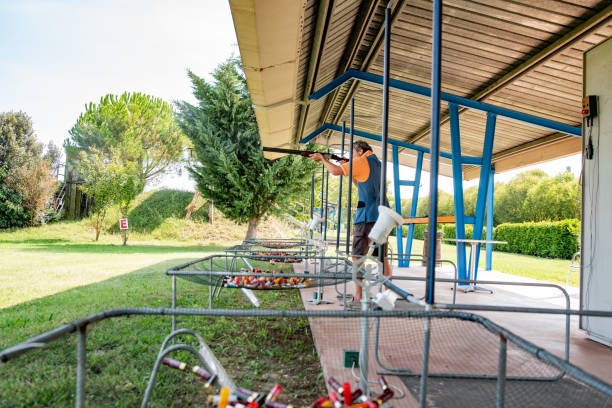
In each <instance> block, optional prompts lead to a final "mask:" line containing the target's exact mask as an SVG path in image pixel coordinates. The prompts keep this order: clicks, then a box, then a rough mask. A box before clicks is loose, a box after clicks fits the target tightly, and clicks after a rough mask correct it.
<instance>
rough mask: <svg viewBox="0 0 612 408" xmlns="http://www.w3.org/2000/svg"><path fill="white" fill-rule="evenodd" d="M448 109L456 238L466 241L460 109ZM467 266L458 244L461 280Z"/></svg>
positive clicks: (462, 243)
mask: <svg viewBox="0 0 612 408" xmlns="http://www.w3.org/2000/svg"><path fill="white" fill-rule="evenodd" d="M448 109H449V114H450V131H451V150H452V152H453V188H454V197H453V198H454V201H455V238H457V239H465V205H464V201H463V171H462V169H461V164H462V161H461V136H460V131H459V107H458V106H457V105H456V104H454V103H449V104H448ZM466 266H467V264H466V260H465V243H464V242H457V269H458V277H459V279H463V280H464V279H467V267H466ZM460 285H461V284H460ZM463 285H465V284H463Z"/></svg>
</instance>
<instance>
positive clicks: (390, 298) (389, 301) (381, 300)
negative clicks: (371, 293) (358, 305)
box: [374, 289, 399, 311]
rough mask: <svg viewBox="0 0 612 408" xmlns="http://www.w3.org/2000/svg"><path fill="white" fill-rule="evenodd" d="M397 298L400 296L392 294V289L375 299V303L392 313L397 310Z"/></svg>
mask: <svg viewBox="0 0 612 408" xmlns="http://www.w3.org/2000/svg"><path fill="white" fill-rule="evenodd" d="M397 298H399V296H398V295H396V294H395V293H393V292H391V290H390V289H387V290H385V291H384V292H381V293H379V294H377V295H376V296H375V297H374V303H376V304H377V305H378V306H379V307H380V308H381V309H382V310H386V311H390V310H393V309H395V301H396V300H397Z"/></svg>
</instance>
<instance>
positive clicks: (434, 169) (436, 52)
mask: <svg viewBox="0 0 612 408" xmlns="http://www.w3.org/2000/svg"><path fill="white" fill-rule="evenodd" d="M432 13H433V14H432V26H431V32H432V38H431V93H430V95H431V120H430V123H431V137H430V143H429V150H430V156H429V173H430V183H429V223H428V227H427V229H428V230H429V242H428V244H429V248H428V250H427V252H428V253H429V256H428V257H427V268H426V279H427V292H426V293H425V302H427V303H428V304H430V305H431V304H434V303H435V286H436V285H435V282H436V246H437V245H438V240H437V233H438V166H439V160H440V101H441V95H442V91H441V83H442V77H441V73H442V67H441V65H442V0H433V11H432ZM424 386H425V382H424V381H423V382H421V387H422V388H421V391H424V389H423V387H424ZM421 395H422V396H423V395H425V392H422V393H421Z"/></svg>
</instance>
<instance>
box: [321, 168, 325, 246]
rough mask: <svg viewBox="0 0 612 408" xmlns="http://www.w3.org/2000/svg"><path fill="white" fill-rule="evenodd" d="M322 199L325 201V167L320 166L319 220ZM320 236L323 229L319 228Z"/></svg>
mask: <svg viewBox="0 0 612 408" xmlns="http://www.w3.org/2000/svg"><path fill="white" fill-rule="evenodd" d="M324 199H325V166H324V165H323V164H321V218H323V201H324ZM321 236H323V227H321Z"/></svg>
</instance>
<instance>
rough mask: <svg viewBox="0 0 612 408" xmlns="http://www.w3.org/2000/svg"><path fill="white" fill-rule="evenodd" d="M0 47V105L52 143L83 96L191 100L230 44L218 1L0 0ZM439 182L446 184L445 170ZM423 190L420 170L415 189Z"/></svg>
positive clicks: (228, 21) (559, 166)
mask: <svg viewBox="0 0 612 408" xmlns="http://www.w3.org/2000/svg"><path fill="white" fill-rule="evenodd" d="M0 53H1V54H0V55H2V57H1V59H0V112H6V111H24V112H26V113H27V114H28V115H30V116H31V117H32V120H33V122H34V130H35V132H36V136H37V138H38V140H39V141H41V142H43V143H44V144H47V143H48V142H49V141H53V142H54V143H55V144H56V145H59V146H61V145H62V143H63V141H64V139H66V138H67V137H68V136H69V134H68V131H69V130H70V128H71V127H72V126H73V125H74V123H75V122H76V120H77V118H78V116H79V114H80V113H81V112H82V111H83V110H84V107H85V105H86V104H88V103H89V102H96V103H97V102H98V101H99V100H100V98H101V97H102V96H104V95H106V94H108V93H114V94H121V93H123V92H125V91H129V92H132V91H138V92H142V93H146V94H149V95H153V96H156V97H160V98H162V99H165V100H166V101H169V102H172V101H175V100H186V101H189V102H194V98H193V95H192V93H191V85H190V82H189V80H188V78H187V75H186V70H187V69H190V70H192V71H193V72H195V73H196V74H197V75H199V76H203V77H205V78H206V79H207V80H210V73H211V72H212V71H213V70H214V68H215V67H216V66H217V65H218V64H219V63H220V62H222V61H224V60H225V59H227V58H228V57H230V56H232V55H234V56H237V55H238V54H239V50H238V46H237V40H236V34H235V32H234V25H233V22H232V18H231V14H230V9H229V3H228V1H225V0H174V1H170V0H166V1H163V0H146V1H145V0H129V1H125V0H124V1H119V0H98V1H94V0H0ZM568 166H570V167H571V169H572V172H573V173H574V174H575V175H576V176H578V175H579V173H580V156H579V155H577V156H572V157H570V158H566V159H561V160H556V161H555V162H550V163H546V164H542V165H538V166H535V167H536V168H540V169H542V170H544V171H546V172H547V173H549V174H551V175H555V174H558V173H560V172H563V171H565V169H566V168H567V167H568ZM389 167H391V166H389ZM526 169H528V168H525V169H520V170H518V171H513V172H509V173H503V174H499V175H496V181H508V180H509V179H510V178H511V177H512V176H513V175H515V174H517V173H518V172H520V171H523V170H526ZM388 174H389V179H392V173H391V172H389V173H388ZM400 174H401V177H402V178H410V177H411V176H412V175H413V174H414V170H412V169H409V168H402V169H401V171H400ZM439 185H440V188H441V189H442V190H444V191H447V192H452V180H451V179H450V178H446V177H441V178H440V182H439ZM471 185H474V182H470V183H465V187H469V186H471ZM164 186H166V187H168V186H172V187H178V188H181V189H185V190H191V189H193V182H192V181H190V180H189V177H188V175H187V172H182V174H177V175H171V176H168V177H167V178H166V179H165V180H162V181H161V182H159V183H158V184H157V185H154V186H150V187H149V188H160V187H164ZM428 192H429V177H428V174H427V173H426V172H424V173H423V175H422V178H421V189H420V195H421V196H424V195H427V194H428ZM404 194H410V192H409V191H406V192H405V193H404V192H403V194H402V195H403V196H405V195H404Z"/></svg>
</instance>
